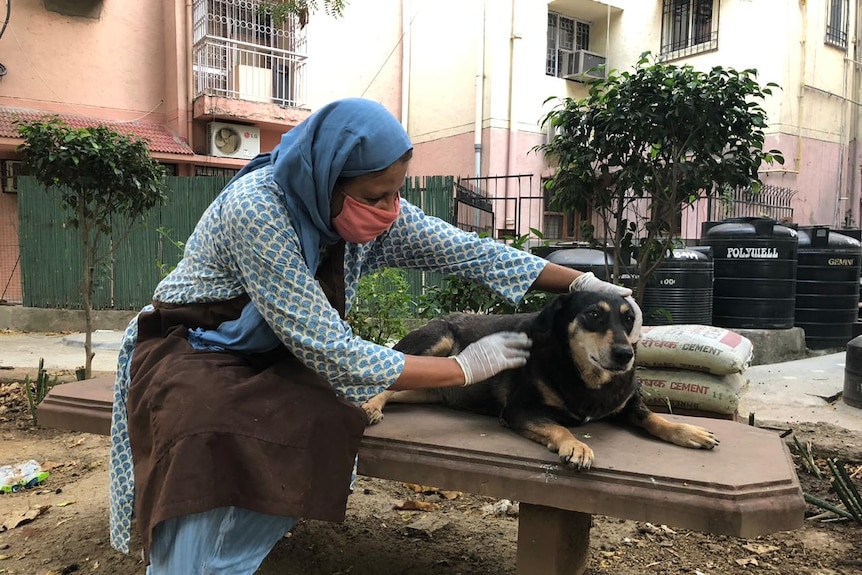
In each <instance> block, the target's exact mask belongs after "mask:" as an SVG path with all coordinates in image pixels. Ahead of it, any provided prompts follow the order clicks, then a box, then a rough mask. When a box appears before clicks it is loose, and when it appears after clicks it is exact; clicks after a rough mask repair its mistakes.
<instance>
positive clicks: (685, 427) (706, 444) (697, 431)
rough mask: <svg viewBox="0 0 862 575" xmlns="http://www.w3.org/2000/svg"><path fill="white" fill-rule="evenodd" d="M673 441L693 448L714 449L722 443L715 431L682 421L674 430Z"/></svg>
mask: <svg viewBox="0 0 862 575" xmlns="http://www.w3.org/2000/svg"><path fill="white" fill-rule="evenodd" d="M671 441H672V442H673V443H675V444H677V445H681V446H683V447H691V448H692V449H713V448H714V447H716V446H718V444H719V443H721V442H720V441H719V440H718V438H717V437H716V436H715V434H714V433H713V432H711V431H710V430H708V429H704V428H703V427H699V426H697V425H689V424H687V423H680V424H678V425H677V426H676V428H675V429H674V430H673V433H672V435H671Z"/></svg>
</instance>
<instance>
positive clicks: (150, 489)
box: [127, 243, 365, 560]
mask: <svg viewBox="0 0 862 575" xmlns="http://www.w3.org/2000/svg"><path fill="white" fill-rule="evenodd" d="M343 262H344V246H343V243H341V244H338V245H337V246H334V249H331V250H330V252H329V254H328V256H327V257H326V258H325V259H324V261H323V262H322V263H321V265H320V268H319V270H318V276H317V279H318V281H319V282H320V283H321V286H322V287H323V288H324V291H325V292H326V295H327V298H328V299H329V301H330V303H331V304H332V305H333V307H335V308H336V309H337V310H338V311H339V313H340V314H341V315H342V317H343V316H344V269H343ZM248 301H249V299H248V297H247V296H242V297H239V298H235V299H232V300H229V301H224V302H216V303H209V304H189V305H176V304H164V303H159V302H156V303H154V306H155V307H156V309H155V310H153V311H151V312H147V313H142V314H140V316H139V318H138V343H137V345H136V346H135V352H134V355H133V359H132V365H131V385H130V388H129V396H128V402H127V404H128V412H129V439H130V442H131V446H132V456H133V460H134V467H135V516H136V519H137V524H138V529H139V530H140V533H141V537H142V539H143V545H144V552H145V556H146V558H147V560H149V549H150V544H151V537H152V530H153V528H154V527H155V526H156V525H157V524H158V523H159V522H161V521H164V520H165V519H168V518H171V517H177V516H182V515H188V514H192V513H200V512H203V511H208V510H210V509H214V508H216V507H224V506H236V507H242V508H245V509H250V510H252V511H257V512H260V513H268V514H273V515H286V516H293V517H297V518H299V517H302V518H308V519H320V520H326V521H342V520H343V519H344V513H345V507H346V505H347V495H348V491H349V482H350V476H351V472H352V469H353V462H354V458H355V455H356V452H357V450H358V448H359V441H360V439H361V437H362V432H363V430H364V428H365V415H364V412H363V411H362V410H361V409H360V408H358V407H356V406H353V405H352V404H350V403H349V402H347V401H345V400H343V399H341V398H339V397H337V396H336V394H335V393H334V391H333V390H332V388H331V387H330V385H329V384H328V383H327V382H326V381H325V380H323V379H322V378H321V377H320V376H318V375H317V374H316V373H315V372H313V371H312V370H310V369H308V368H307V367H305V366H304V365H303V364H302V363H300V362H299V360H298V359H296V358H295V357H294V356H293V355H292V354H290V352H288V351H287V349H286V348H284V347H283V346H282V347H279V348H278V349H276V350H274V351H272V352H268V353H265V354H240V353H230V352H212V351H197V350H195V349H193V348H192V347H191V345H190V344H189V342H188V339H187V335H188V330H189V328H197V327H201V328H204V329H215V328H217V327H218V326H219V325H220V324H221V323H222V322H224V321H228V320H232V319H236V318H238V317H239V315H240V312H241V311H242V308H243V306H244V305H245V304H246V303H247V302H248Z"/></svg>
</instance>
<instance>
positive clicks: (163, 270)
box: [156, 226, 186, 278]
mask: <svg viewBox="0 0 862 575" xmlns="http://www.w3.org/2000/svg"><path fill="white" fill-rule="evenodd" d="M172 231H173V230H172V229H170V228H165V227H164V226H159V227H158V228H156V232H157V233H158V234H159V235H160V236H162V237H163V238H165V239H166V240H167V241H168V243H170V244H171V245H173V246H174V247H175V248H177V250H179V252H180V257H182V255H183V251H184V250H185V249H186V244H185V242H181V241H179V240H175V239H174V238H172V237H171V232H172ZM156 266H157V267H158V268H159V274H160V275H161V276H162V277H163V278H164V277H166V276H167V275H168V274H169V273H171V272H172V271H174V268H175V267H177V266H171V265H168V264H166V263H165V262H163V261H162V260H160V259H159V260H156Z"/></svg>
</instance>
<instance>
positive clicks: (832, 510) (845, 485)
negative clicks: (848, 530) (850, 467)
mask: <svg viewBox="0 0 862 575" xmlns="http://www.w3.org/2000/svg"><path fill="white" fill-rule="evenodd" d="M793 444H794V445H795V446H796V449H797V450H798V451H799V455H800V457H801V459H802V466H803V467H804V468H805V471H807V472H808V473H811V474H813V475H814V476H815V477H817V478H818V479H821V478H822V477H823V474H822V473H821V472H820V468H819V467H817V464H816V462H815V461H814V455H813V454H812V452H811V444H810V443H806V444H802V443H801V442H800V441H799V440H798V439H797V438H796V436H795V435H794V436H793ZM826 464H827V465H828V466H829V471H830V472H831V473H832V479H831V481H830V483H831V485H832V490H833V491H834V492H835V494H836V495H837V496H838V498H839V499H840V500H841V503H843V504H844V507H839V506H837V505H833V504H832V503H829V502H828V501H824V500H822V499H820V498H819V497H815V496H814V495H811V494H810V493H803V497H804V498H805V501H807V502H808V503H810V504H811V505H815V506H817V507H820V508H821V509H825V510H826V513H824V514H822V515H818V516H817V518H823V517H826V518H829V519H835V518H836V517H837V518H838V519H849V520H850V521H855V522H856V523H858V524H859V525H862V496H860V495H859V490H858V489H857V488H856V485H855V484H854V483H853V476H852V475H851V474H850V473H848V472H847V466H846V464H845V463H843V462H842V463H839V462H838V460H837V459H834V458H829V459H827V460H826ZM860 469H862V468H860ZM858 472H859V470H858V469H857V471H856V473H858ZM854 475H855V474H854Z"/></svg>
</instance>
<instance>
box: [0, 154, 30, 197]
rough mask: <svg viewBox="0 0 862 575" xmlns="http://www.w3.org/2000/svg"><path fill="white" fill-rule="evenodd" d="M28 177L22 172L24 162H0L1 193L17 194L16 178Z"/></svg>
mask: <svg viewBox="0 0 862 575" xmlns="http://www.w3.org/2000/svg"><path fill="white" fill-rule="evenodd" d="M27 175H29V174H28V173H27V172H26V170H24V162H22V161H21V160H0V178H2V180H0V182H2V187H0V189H2V191H3V192H5V193H7V194H17V193H18V177H19V176H27Z"/></svg>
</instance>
